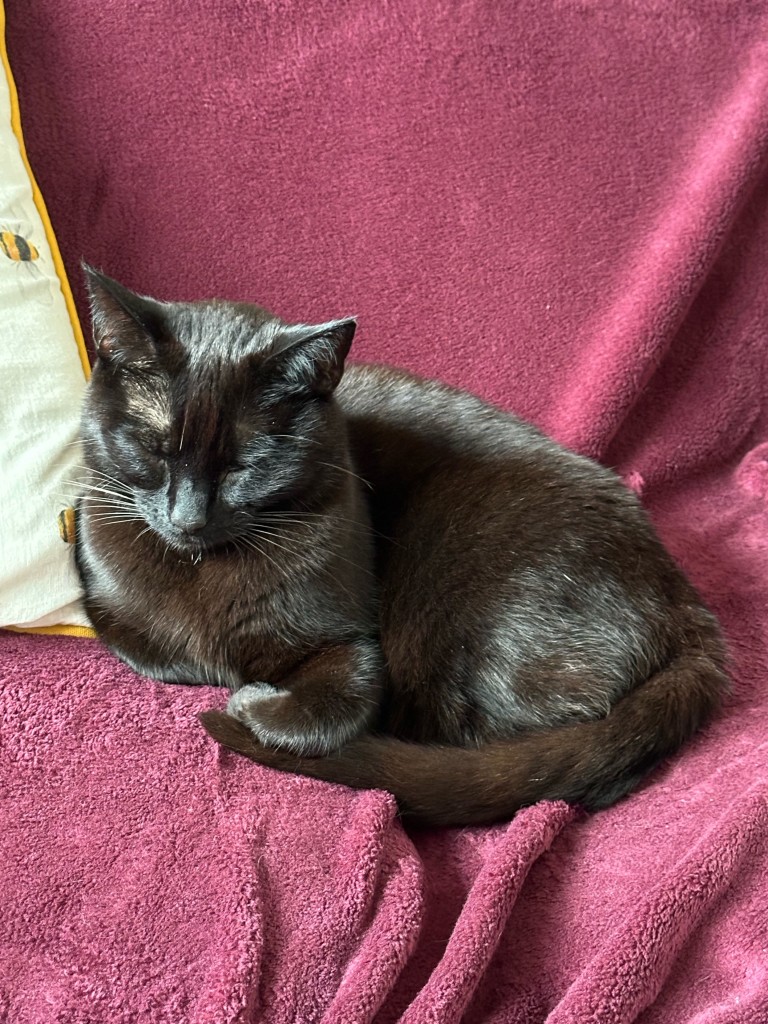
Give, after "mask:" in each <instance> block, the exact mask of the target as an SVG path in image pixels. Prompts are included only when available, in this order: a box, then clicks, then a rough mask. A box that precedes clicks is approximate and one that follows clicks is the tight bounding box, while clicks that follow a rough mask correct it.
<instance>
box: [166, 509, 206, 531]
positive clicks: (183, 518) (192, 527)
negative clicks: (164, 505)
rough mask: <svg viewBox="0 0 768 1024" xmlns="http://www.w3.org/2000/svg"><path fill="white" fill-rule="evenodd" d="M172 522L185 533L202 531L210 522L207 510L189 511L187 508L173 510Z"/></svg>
mask: <svg viewBox="0 0 768 1024" xmlns="http://www.w3.org/2000/svg"><path fill="white" fill-rule="evenodd" d="M171 522H172V523H173V525H174V526H175V527H176V529H177V530H181V531H183V532H184V533H190V534H194V533H200V531H201V530H202V529H203V528H204V526H205V524H206V523H207V522H208V517H207V515H206V514H205V512H201V511H188V510H186V509H174V510H173V512H171Z"/></svg>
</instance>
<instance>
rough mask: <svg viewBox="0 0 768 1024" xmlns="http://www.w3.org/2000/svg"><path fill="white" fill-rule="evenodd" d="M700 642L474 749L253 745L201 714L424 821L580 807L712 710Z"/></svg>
mask: <svg viewBox="0 0 768 1024" xmlns="http://www.w3.org/2000/svg"><path fill="white" fill-rule="evenodd" d="M706 646H709V645H708V644H706V643H704V642H702V643H701V647H700V649H699V650H698V651H693V652H689V653H686V654H682V655H681V656H680V657H679V658H678V659H677V660H676V661H673V662H672V663H671V664H670V665H669V666H668V667H667V668H665V669H664V670H662V671H660V672H658V673H657V674H656V675H654V676H652V677H651V678H650V679H649V680H647V681H646V682H645V683H643V684H641V685H640V686H638V687H637V688H636V689H634V690H632V691H631V692H630V693H629V694H627V696H626V697H624V698H623V699H622V700H621V701H619V702H618V703H617V704H616V705H615V706H614V708H613V709H612V710H611V712H610V714H608V715H607V716H606V717H605V718H600V719H595V720H592V721H587V722H579V723H576V724H573V725H567V726H561V727H557V728H554V729H550V730H547V731H542V732H537V733H528V734H524V735H521V736H520V737H519V738H516V739H514V740H508V741H504V742H498V743H489V744H487V745H485V746H481V747H473V748H465V747H447V746H422V745H419V744H414V743H404V742H402V741H400V740H396V739H392V738H388V737H384V736H373V735H369V736H363V737H361V738H360V739H357V740H354V741H353V742H351V743H349V744H348V745H347V746H345V747H343V748H342V749H341V750H339V751H337V752H336V753H334V754H331V755H329V756H327V757H319V758H310V757H297V756H295V755H291V754H289V753H286V752H285V751H280V750H270V749H268V748H266V747H263V746H261V745H260V744H259V743H258V742H257V741H256V740H255V739H254V738H253V736H252V735H251V733H250V732H249V731H248V729H247V728H246V727H245V726H244V725H242V724H241V723H240V722H239V721H238V720H237V719H235V718H233V717H231V716H230V715H228V714H226V713H225V712H221V711H206V712H204V713H203V714H202V715H201V716H200V719H201V721H202V724H203V726H204V727H205V729H206V730H207V731H208V732H209V733H210V735H211V736H213V738H214V739H215V740H218V742H219V743H221V744H223V745H224V746H225V747H228V748H230V749H231V750H235V751H237V752H238V753H240V754H244V755H245V756H246V757H248V758H250V759H251V760H253V761H257V762H258V763H259V764H263V765H267V766H269V767H271V768H277V769H280V770H282V771H290V772H296V773H298V774H300V775H308V776H311V777H312V778H315V779H323V780H324V781H326V782H336V783H341V784H343V785H345V786H351V787H352V788H354V789H385V790H389V792H390V793H393V794H394V796H395V797H396V798H397V801H398V804H399V807H400V810H401V812H402V814H403V815H404V816H407V817H409V818H410V819H412V820H413V821H417V822H421V823H423V824H428V825H479V824H486V823H490V822H493V821H499V820H502V819H509V818H511V817H512V815H513V814H514V813H515V811H517V810H519V809H520V808H521V807H525V806H527V805H528V804H533V803H536V802H537V801H538V800H567V801H568V802H570V803H578V804H581V805H583V806H584V807H586V808H588V809H593V810H595V809H598V808H600V807H606V806H608V805H609V804H612V803H614V802H615V801H616V800H618V799H619V798H620V797H622V796H624V795H625V794H626V793H628V792H629V791H630V790H632V789H633V788H634V787H635V786H636V785H637V784H638V783H639V782H640V780H641V779H642V778H643V776H644V775H646V774H647V772H649V771H650V770H651V769H652V768H653V767H655V766H656V765H657V764H658V763H659V762H660V761H661V760H662V759H663V758H665V757H667V756H669V755H670V754H672V753H674V752H675V751H676V750H677V749H678V747H680V746H681V744H682V743H684V742H685V740H687V739H688V737H689V736H691V735H692V734H693V733H694V732H695V731H696V730H697V729H698V728H699V727H700V726H701V725H703V724H704V723H705V722H706V721H707V719H708V718H709V717H710V716H711V714H712V713H713V712H714V711H715V710H716V708H717V707H718V705H719V703H720V700H721V698H722V695H723V693H724V692H725V691H726V690H727V687H728V681H727V676H726V674H725V671H724V668H723V661H724V658H723V655H722V651H721V649H720V648H719V641H714V638H713V643H712V647H713V648H717V650H713V651H712V654H710V653H708V652H707V651H706V649H705V648H706Z"/></svg>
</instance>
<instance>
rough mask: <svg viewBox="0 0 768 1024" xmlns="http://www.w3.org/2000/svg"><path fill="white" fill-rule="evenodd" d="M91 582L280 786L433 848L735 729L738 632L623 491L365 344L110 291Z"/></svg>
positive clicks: (214, 725) (98, 304)
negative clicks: (408, 823) (375, 790)
mask: <svg viewBox="0 0 768 1024" xmlns="http://www.w3.org/2000/svg"><path fill="white" fill-rule="evenodd" d="M89 281H90V286H91V292H92V298H93V310H94V331H95V341H96V346H97V351H98V352H99V359H98V361H97V366H96V367H95V370H94V374H93V379H92V382H91V384H90V386H89V388H88V396H87V400H86V405H85V410H84V415H83V432H82V433H83V440H84V443H85V452H86V461H87V464H88V466H89V478H88V481H87V484H88V486H87V489H86V491H85V494H84V497H83V499H82V501H81V503H80V507H79V529H78V546H77V555H78V564H79V567H80V572H81V575H82V579H83V583H84V586H85V590H86V600H87V607H88V611H89V613H90V615H91V617H92V619H93V621H94V624H95V625H96V627H97V628H98V630H99V631H100V633H101V635H102V637H103V639H104V641H105V642H106V643H107V644H108V646H109V647H110V648H111V649H112V650H113V651H114V652H115V653H116V654H117V655H118V656H119V657H121V658H123V659H124V660H125V661H127V662H128V663H129V664H131V665H132V666H133V667H134V668H136V669H137V670H138V671H139V672H141V673H143V674H145V675H148V676H152V677H154V678H158V679H164V680H168V681H172V682H189V683H202V682H212V683H220V684H223V685H227V686H229V687H230V688H231V689H232V690H233V695H232V697H231V699H230V702H229V705H228V709H227V713H226V714H225V713H223V712H214V711H211V712H208V713H206V714H205V715H203V716H202V717H203V724H204V725H205V727H206V729H207V730H208V731H209V732H210V733H211V734H212V735H213V736H214V737H215V738H216V739H218V740H219V741H220V742H222V743H224V744H226V745H227V746H229V747H231V748H232V749H235V750H238V751H239V752H241V753H243V754H245V755H246V756H248V757H250V758H252V759H253V760H255V761H259V762H260V763H262V764H266V765H270V766H272V767H275V768H280V769H284V770H289V771H296V772H301V773H303V774H307V775H312V776H314V777H316V778H320V779H327V780H330V781H333V782H341V783H344V784H346V785H350V786H355V787H379V788H384V789H389V790H390V791H391V792H393V793H394V794H395V796H396V797H397V799H398V801H399V804H400V807H401V809H402V811H403V812H404V813H406V814H409V815H411V816H413V817H415V818H417V819H419V820H421V821H424V822H430V823H438V824H448V823H456V824H459V823H478V822H488V821H493V820H497V819H499V818H505V817H509V816H511V815H512V814H513V813H514V812H515V811H516V810H517V809H518V808H519V807H521V806H524V805H526V804H530V803H532V802H535V801H536V800H539V799H542V798H550V799H554V798H563V799H566V800H570V801H578V802H581V803H583V804H585V805H586V806H588V807H593V808H597V807H602V806H605V805H607V804H609V803H611V802H613V801H614V800H616V799H618V798H619V797H621V796H623V795H624V794H625V793H627V792H628V791H629V790H630V789H631V788H632V787H633V786H635V785H636V784H637V782H638V781H639V780H640V779H641V778H642V777H643V775H644V774H645V773H646V772H648V771H649V770H650V769H651V768H653V767H654V765H656V764H657V763H658V762H659V761H660V760H661V759H662V758H664V757H666V756H667V755H669V754H671V753H672V752H674V751H675V750H676V749H677V748H678V747H679V746H680V744H681V743H683V742H684V741H685V740H686V739H687V738H688V737H689V736H690V735H691V734H692V733H693V732H694V731H695V730H696V729H697V728H698V727H699V726H700V725H701V724H702V723H703V722H705V721H706V720H707V718H708V717H709V716H710V715H711V713H712V712H713V711H714V710H715V708H716V707H717V705H718V703H719V701H720V698H721V695H722V693H723V691H724V690H725V688H726V685H727V683H726V676H725V674H724V667H723V666H724V660H725V656H724V649H723V644H722V642H721V639H720V635H719V631H718V627H717V624H716V622H715V620H714V619H713V617H712V616H711V615H710V614H709V613H708V612H707V611H706V610H705V609H704V607H703V606H702V604H701V602H700V600H699V598H698V597H697V595H696V593H695V592H694V590H693V588H692V587H691V586H690V584H689V583H688V582H687V581H686V580H685V578H684V577H683V575H682V573H681V572H680V571H679V569H678V568H677V567H676V566H675V565H674V563H673V561H672V560H671V558H670V557H669V555H668V554H667V553H666V551H665V550H664V548H663V547H662V545H661V544H660V542H659V540H658V539H657V537H656V535H655V533H654V531H653V529H652V527H651V526H650V524H649V522H648V519H647V517H646V516H645V514H644V512H643V511H642V509H641V508H640V506H639V504H638V502H637V501H636V499H635V497H634V495H632V494H631V493H630V492H629V491H628V490H627V489H626V488H625V487H624V486H623V485H622V484H621V482H620V481H619V480H618V479H617V478H616V477H615V476H614V474H612V473H611V472H609V471H608V470H606V469H603V468H602V467H600V466H598V465H596V464H595V463H593V462H591V461H589V460H587V459H584V458H581V457H579V456H577V455H574V454H572V453H570V452H568V451H565V450H564V449H562V448H560V447H559V446H557V445H556V444H554V443H553V442H552V441H550V440H548V439H547V438H545V437H543V436H542V435H541V434H539V433H538V432H537V431H536V430H535V429H534V428H533V427H531V426H529V425H527V424H525V423H522V422H520V421H519V420H517V419H515V418H514V417H512V416H509V415H508V414H506V413H504V412H501V411H499V410H497V409H495V408H492V407H490V406H488V405H486V404H485V403H483V402H481V401H480V400H479V399H477V398H474V397H472V396H471V395H467V394H465V393H463V392H460V391H455V390H452V389H450V388H447V387H444V386H442V385H439V384H436V383H433V382H430V381H423V380H419V379H417V378H415V377H412V376H410V375H408V374H405V373H401V372H398V371H395V370H391V369H386V368H382V367H372V366H351V367H349V368H348V369H347V370H346V372H344V374H343V379H342V373H343V367H344V359H345V357H346V355H347V351H348V349H349V345H350V343H351V340H352V334H353V332H354V323H353V321H349V320H346V321H335V322H333V323H330V324H325V325H320V326H318V327H307V326H304V325H298V326H297V325H292V326H291V325H287V324H284V323H282V322H281V321H280V320H278V319H277V318H275V317H273V316H272V315H271V314H269V313H267V312H266V311H264V310H262V309H259V308H258V307H255V306H246V305H234V304H229V303H199V304H173V303H170V304H165V303H158V302H155V301H153V300H150V299H144V298H139V297H137V296H135V295H134V294H133V293H131V292H128V291H127V290H125V289H123V288H121V286H119V285H117V284H116V283H115V282H112V281H110V280H109V279H107V278H104V277H102V276H101V275H97V274H95V273H94V272H92V271H91V272H89Z"/></svg>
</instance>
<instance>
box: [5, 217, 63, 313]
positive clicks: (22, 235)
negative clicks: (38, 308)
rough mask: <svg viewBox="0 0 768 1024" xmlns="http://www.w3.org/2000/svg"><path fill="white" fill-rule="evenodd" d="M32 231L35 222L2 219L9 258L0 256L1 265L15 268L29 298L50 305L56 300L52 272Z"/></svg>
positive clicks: (6, 253) (20, 284) (21, 288)
mask: <svg viewBox="0 0 768 1024" xmlns="http://www.w3.org/2000/svg"><path fill="white" fill-rule="evenodd" d="M31 234H32V228H31V226H30V225H28V224H27V223H26V222H25V221H23V220H16V218H15V217H14V219H13V221H12V222H10V223H9V222H8V221H6V222H5V223H2V222H0V252H2V254H3V256H5V257H6V259H7V260H8V261H9V262H8V263H6V262H5V260H3V259H0V265H4V266H6V267H9V268H10V267H14V268H15V273H16V281H17V284H18V286H19V290H20V291H21V293H22V295H23V296H24V297H25V298H28V299H32V300H34V301H35V302H38V303H40V304H41V305H43V306H49V305H50V304H51V302H52V301H53V293H52V291H51V280H50V274H49V273H48V272H47V271H46V269H45V266H44V265H45V262H46V261H45V257H44V256H43V255H41V253H40V250H39V249H38V247H37V246H36V245H35V243H34V242H33V241H32V239H31V238H30V235H31Z"/></svg>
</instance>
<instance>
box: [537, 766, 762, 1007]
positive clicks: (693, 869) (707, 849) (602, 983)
mask: <svg viewBox="0 0 768 1024" xmlns="http://www.w3.org/2000/svg"><path fill="white" fill-rule="evenodd" d="M766 827H768V785H766V784H765V783H764V782H760V783H755V785H754V786H752V787H750V789H749V790H748V791H747V792H746V793H745V794H744V795H743V796H742V798H741V799H736V800H734V801H733V803H732V804H731V805H730V806H729V807H728V808H726V813H725V814H724V815H723V817H722V818H721V819H720V820H719V821H718V822H716V823H715V825H714V827H712V828H710V829H709V830H708V831H707V832H706V834H705V835H704V836H702V838H701V840H700V841H699V842H698V843H697V844H696V845H695V847H694V848H693V849H692V850H691V851H690V853H689V854H688V855H687V856H686V857H684V858H683V860H682V862H681V863H679V864H675V865H674V866H673V868H672V869H671V870H670V871H668V872H667V874H666V876H665V877H664V878H662V879H661V880H660V881H659V883H658V884H657V885H656V886H655V887H654V888H653V889H652V890H651V891H650V892H649V893H648V895H647V897H646V898H645V899H644V900H643V901H642V903H641V904H640V905H639V906H637V907H636V908H635V909H634V914H633V918H632V919H631V921H630V922H628V924H627V925H626V926H625V927H624V928H623V929H621V931H620V933H619V934H617V935H614V936H611V937H610V939H609V940H608V943H607V944H606V946H605V947H604V948H603V950H602V951H601V953H600V956H599V958H598V961H597V962H593V963H592V964H591V965H590V970H589V972H588V974H584V975H582V976H581V978H579V980H578V981H576V982H575V983H574V984H573V985H572V986H571V988H570V989H569V991H568V992H567V994H566V995H565V998H564V999H563V1000H562V1001H561V1002H560V1004H559V1005H558V1007H557V1008H556V1009H555V1010H553V1011H552V1013H551V1014H550V1015H549V1016H548V1017H547V1024H566V1022H570V1021H579V1022H582V1021H584V1022H587V1021H602V1020H610V1021H622V1022H623V1021H626V1022H627V1024H629V1022H630V1021H633V1020H635V1019H636V1018H637V1016H638V1014H639V1013H640V1012H641V1011H642V1010H644V1009H645V1008H646V1007H647V1006H649V1005H650V1004H651V1003H652V1002H653V1000H654V999H655V998H656V996H657V995H658V993H659V991H660V990H661V987H662V986H663V984H664V982H665V980H666V978H667V976H668V974H669V971H670V970H671V968H672V964H673V963H674V961H675V959H676V957H677V955H678V953H679V951H680V949H681V948H682V946H683V945H684V944H685V942H687V941H688V939H689V938H690V937H691V935H692V934H693V933H694V931H695V930H696V928H697V927H698V924H699V921H700V919H701V918H702V916H703V915H704V914H706V913H707V912H709V911H710V910H711V908H712V905H713V904H714V903H715V902H716V901H717V900H718V899H720V898H722V897H723V895H724V894H726V893H727V892H728V889H729V887H730V886H731V885H732V884H733V882H734V880H735V878H736V876H737V874H738V872H739V870H740V869H741V868H742V866H743V862H744V861H749V860H752V861H754V859H755V857H756V856H759V855H760V854H763V855H764V854H765V853H766V851H767V850H768V844H767V843H766ZM587 978H588V979H589V980H588V981H587ZM764 995H765V993H764Z"/></svg>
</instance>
